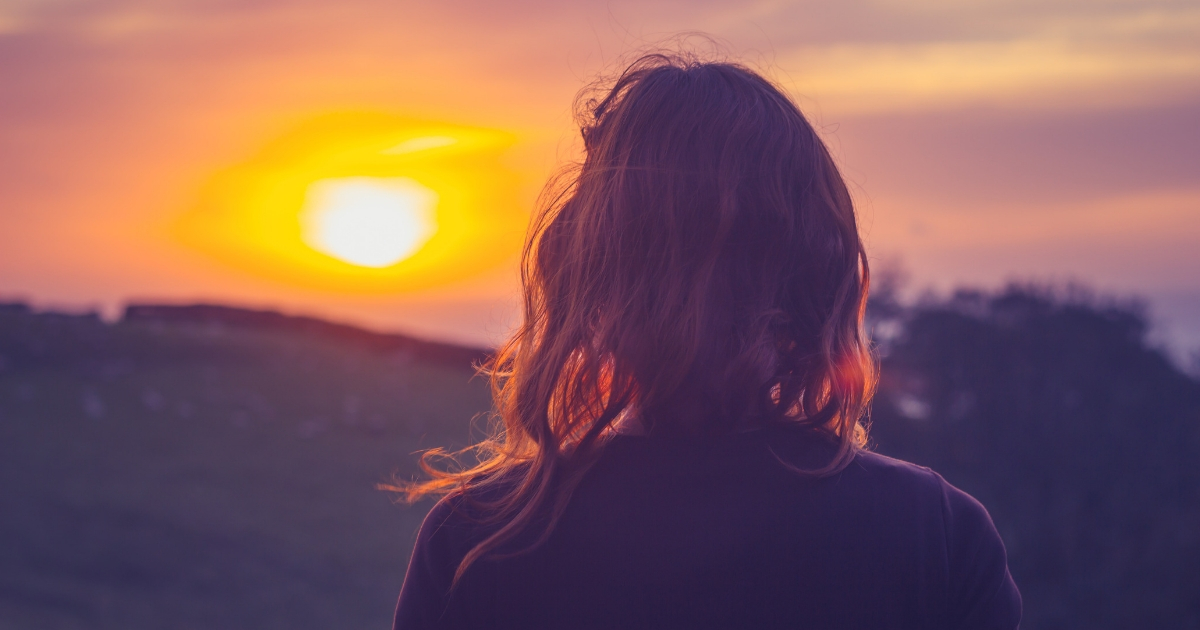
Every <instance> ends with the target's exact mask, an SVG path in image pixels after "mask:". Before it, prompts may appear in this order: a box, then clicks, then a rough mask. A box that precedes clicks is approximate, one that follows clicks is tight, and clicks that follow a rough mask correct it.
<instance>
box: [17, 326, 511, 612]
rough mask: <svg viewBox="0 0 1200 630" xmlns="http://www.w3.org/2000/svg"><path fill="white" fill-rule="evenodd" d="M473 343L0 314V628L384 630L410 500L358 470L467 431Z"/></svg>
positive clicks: (380, 475)
mask: <svg viewBox="0 0 1200 630" xmlns="http://www.w3.org/2000/svg"><path fill="white" fill-rule="evenodd" d="M214 313H215V314H216V315H215V316H214ZM198 314H200V315H203V317H198V316H197V315H198ZM479 354H480V353H479V352H478V351H474V350H470V349H461V348H454V347H447V346H438V345H437V344H423V343H422V342H417V341H415V340H409V339H406V338H402V337H391V336H386V335H377V334H374V333H368V332H365V331H356V330H354V329H348V328H347V327H338V326H336V325H332V324H324V323H323V322H316V321H315V320H299V319H296V318H283V317H282V316H271V315H267V314H262V313H254V312H239V311H236V310H232V309H212V307H204V308H203V309H199V310H191V311H188V310H187V309H173V310H164V309H154V308H152V307H139V308H138V309H131V312H130V317H128V318H126V319H125V320H124V321H122V322H120V323H117V324H114V325H109V324H105V323H104V322H102V321H100V320H99V319H97V318H96V317H94V316H69V315H59V314H50V313H32V312H30V311H29V310H28V309H23V308H20V307H19V306H15V305H10V306H8V307H5V308H2V309H0V479H2V480H3V486H2V488H0V515H2V517H0V541H3V543H2V544H0V627H3V628H121V629H131V628H231V629H232V628H288V629H302V628H322V629H328V628H381V627H387V625H388V623H389V622H390V616H391V607H392V604H393V602H394V599H395V596H396V593H397V592H398V590H399V587H400V582H401V580H402V577H403V571H404V568H405V564H406V561H407V554H408V552H409V551H410V549H411V545H412V540H413V536H414V532H415V528H416V526H417V525H418V524H419V522H420V520H421V518H422V517H423V515H424V511H425V510H426V509H427V507H428V506H427V505H420V506H414V507H412V508H405V507H399V506H396V505H394V504H393V503H392V502H391V498H390V497H389V496H388V495H387V494H385V493H383V492H380V491H377V490H376V489H375V488H374V486H375V484H377V483H379V482H381V481H385V480H387V479H388V478H389V477H390V475H392V474H393V473H399V474H401V475H403V476H407V475H410V474H412V473H413V472H415V471H414V467H413V461H414V458H413V457H412V455H411V454H412V453H413V452H414V451H416V450H418V449H421V448H426V447H429V446H433V445H443V444H458V445H462V444H465V442H466V440H467V437H468V425H469V422H470V421H471V419H472V417H474V416H475V415H476V414H479V413H480V412H483V411H485V410H487V408H488V407H489V397H488V393H487V391H486V388H485V386H484V383H483V382H482V381H481V380H480V379H474V380H471V375H472V372H471V370H470V362H471V361H472V360H473V359H476V358H478V357H479Z"/></svg>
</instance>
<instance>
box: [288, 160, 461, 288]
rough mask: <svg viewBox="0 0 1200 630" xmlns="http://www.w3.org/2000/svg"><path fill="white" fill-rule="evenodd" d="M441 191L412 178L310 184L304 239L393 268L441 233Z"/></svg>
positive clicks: (348, 258) (364, 263)
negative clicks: (439, 228) (439, 220)
mask: <svg viewBox="0 0 1200 630" xmlns="http://www.w3.org/2000/svg"><path fill="white" fill-rule="evenodd" d="M437 199H438V196H437V193H435V192H433V191H432V190H430V189H428V188H426V187H424V186H422V185H421V184H419V183H417V182H416V181H415V180H412V179H409V178H407V177H390V178H376V177H343V178H338V179H323V180H319V181H316V182H313V183H312V184H310V185H309V187H308V191H307V193H306V194H305V203H304V209H303V210H301V212H300V225H301V233H300V237H301V238H302V239H303V240H304V242H305V243H307V244H308V246H309V247H312V248H313V249H315V250H317V251H319V252H321V253H324V254H328V255H330V256H332V257H334V258H337V259H338V260H343V261H345V262H348V263H350V264H352V265H359V266H360V267H390V266H392V265H394V264H396V263H398V262H400V261H402V260H404V259H405V258H408V257H409V256H412V255H413V254H414V253H416V251H417V250H419V249H420V248H421V246H422V245H424V244H425V243H426V242H428V241H429V239H430V237H432V236H433V234H434V232H436V231H437V218H436V208H437Z"/></svg>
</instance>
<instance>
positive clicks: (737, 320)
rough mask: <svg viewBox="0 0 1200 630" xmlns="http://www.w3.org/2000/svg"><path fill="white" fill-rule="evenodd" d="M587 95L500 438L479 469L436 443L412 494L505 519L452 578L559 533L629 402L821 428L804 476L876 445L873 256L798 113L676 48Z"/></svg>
mask: <svg viewBox="0 0 1200 630" xmlns="http://www.w3.org/2000/svg"><path fill="white" fill-rule="evenodd" d="M579 103H580V106H579V107H578V108H577V109H578V111H579V118H580V123H581V124H580V126H581V129H582V132H583V140H584V149H585V152H586V156H585V158H584V160H583V163H582V164H580V165H577V166H575V167H574V168H573V169H571V170H570V171H568V172H566V173H565V175H564V176H560V177H559V178H557V179H556V180H553V181H552V184H551V185H550V186H548V187H547V189H546V191H545V192H544V193H543V196H542V198H541V200H540V201H539V205H540V209H539V212H538V214H537V215H536V216H535V218H534V221H533V223H532V225H531V228H530V230H529V236H528V241H527V243H526V247H525V250H524V256H523V264H522V275H521V279H522V286H523V297H524V320H523V321H522V323H521V325H520V328H518V329H517V331H516V332H515V333H514V334H513V335H512V337H511V338H510V339H509V341H508V342H507V343H506V344H505V345H504V346H503V347H502V348H501V349H500V350H499V351H498V353H497V355H496V357H495V359H494V360H493V361H492V363H491V364H490V365H489V367H488V369H487V370H486V373H487V374H489V375H490V378H491V384H492V387H493V394H494V398H495V404H496V412H495V416H496V418H497V420H498V422H496V424H495V430H494V432H493V434H492V436H491V437H490V438H489V439H487V440H486V441H484V442H483V443H482V444H480V445H478V446H476V447H474V448H475V449H476V450H475V453H476V456H477V457H478V459H477V461H478V464H476V465H473V466H469V467H467V468H466V469H464V470H456V471H446V470H443V469H441V468H439V467H438V466H437V463H438V462H439V458H441V457H445V456H446V454H445V453H443V452H441V451H436V450H435V451H431V452H428V453H426V454H425V456H424V457H423V459H422V465H423V467H424V468H425V470H426V472H427V473H429V474H430V475H431V479H430V480H428V481H424V482H415V483H411V484H404V485H402V486H401V487H399V488H396V489H399V490H401V491H403V492H405V493H407V496H408V498H409V499H410V500H412V499H415V498H417V497H420V496H423V495H426V494H430V493H447V492H460V493H461V495H462V496H463V497H465V498H467V500H470V501H471V504H472V506H474V507H475V508H476V509H473V510H472V512H473V513H477V514H480V515H482V516H481V517H480V518H481V519H482V520H483V521H486V522H487V523H489V524H490V525H492V526H493V527H492V529H489V530H488V531H489V532H490V535H489V536H488V537H487V538H485V539H484V540H482V542H480V543H479V544H478V545H477V546H475V547H474V549H472V550H471V551H470V553H468V554H467V556H466V557H465V558H464V559H463V561H462V563H461V565H460V566H459V569H458V576H461V575H462V572H463V571H464V570H465V569H466V568H467V567H468V566H469V565H470V564H471V563H473V562H474V561H476V560H478V559H479V558H480V557H482V556H484V555H500V551H501V547H502V546H503V545H505V544H506V543H511V542H513V541H514V539H515V538H516V537H517V536H518V535H522V540H527V541H532V542H529V543H528V544H524V545H522V546H521V547H522V549H528V548H529V546H530V545H536V544H539V543H540V542H542V541H543V540H545V538H546V537H547V536H548V535H549V534H550V531H551V530H552V528H553V527H554V524H555V522H556V521H557V519H558V517H559V515H560V514H561V513H562V511H563V509H564V508H565V506H566V503H567V500H568V499H569V497H570V494H571V492H572V490H573V489H574V488H575V486H576V485H577V483H578V481H579V479H580V478H581V477H582V475H583V473H584V472H586V470H587V469H588V467H589V466H590V465H591V463H592V462H593V461H594V460H595V457H596V456H597V455H598V454H599V452H600V450H601V449H602V448H603V445H604V441H605V437H606V436H607V435H608V434H609V433H611V432H612V431H613V425H614V422H615V421H617V420H619V419H623V418H625V417H627V416H633V415H635V416H636V421H637V422H638V423H640V426H641V428H642V429H643V430H644V431H646V432H648V433H650V434H653V435H675V434H679V435H683V434H690V435H698V434H706V435H711V434H721V433H727V432H731V431H736V430H740V429H745V428H753V427H758V426H766V425H772V424H779V423H796V424H801V425H805V426H808V427H811V429H812V430H813V431H814V432H819V433H822V434H824V435H827V436H828V437H829V438H830V439H831V440H833V441H835V442H836V443H837V445H838V449H837V455H836V456H835V457H834V458H833V459H832V461H830V462H829V463H828V465H827V466H824V467H822V468H820V469H819V470H808V471H800V472H802V473H806V474H816V475H824V474H831V473H834V472H837V471H839V470H841V469H842V468H843V467H844V466H845V465H846V464H847V463H848V462H849V461H850V460H851V459H852V458H853V456H854V453H855V452H856V450H857V449H859V448H861V447H862V445H863V443H864V440H865V430H864V428H863V426H862V425H861V424H860V423H859V420H860V419H861V418H862V417H863V416H864V413H865V410H866V408H867V405H868V403H869V401H870V398H871V394H872V392H873V389H874V383H875V367H874V363H873V360H872V358H871V355H870V352H869V349H868V347H867V344H866V342H865V341H864V336H863V332H862V317H863V309H864V307H865V304H866V295H867V287H868V271H867V258H866V255H865V253H864V250H863V245H862V242H861V240H860V239H859V235H858V229H857V226H856V222H855V216H854V208H853V205H852V202H851V199H850V195H849V192H848V191H847V189H846V185H845V183H844V182H843V181H842V178H841V175H840V174H839V173H838V170H837V167H836V166H835V165H834V162H833V160H832V158H831V157H830V155H829V152H828V150H827V149H826V147H825V145H824V144H823V143H822V141H821V140H820V138H819V137H818V136H817V134H816V132H815V131H814V130H813V128H812V126H811V125H810V124H809V123H808V121H807V120H805V118H804V116H803V115H802V114H801V113H800V110H799V109H798V108H797V107H796V105H795V104H794V103H793V102H792V101H791V100H789V99H788V97H787V96H785V95H784V94H783V93H782V91H781V90H780V89H779V88H777V87H776V86H774V85H773V84H771V83H770V82H769V81H767V80H766V79H764V78H763V77H761V76H760V75H758V74H756V73H755V72H753V71H751V70H749V69H747V68H745V67H742V66H739V65H736V64H730V63H712V62H699V61H695V60H691V59H685V58H680V57H676V56H669V55H664V54H654V55H648V56H645V57H642V58H640V59H638V60H637V61H636V62H634V63H633V64H632V65H630V66H629V67H628V68H627V69H626V70H625V71H624V72H623V73H622V74H621V75H620V76H619V78H617V79H616V81H615V82H614V83H612V84H611V87H609V88H608V89H607V92H606V93H602V94H601V96H600V97H598V98H591V99H589V98H586V97H584V98H581V99H580V101H579ZM485 497H486V498H485ZM530 533H532V537H530ZM456 579H457V576H456Z"/></svg>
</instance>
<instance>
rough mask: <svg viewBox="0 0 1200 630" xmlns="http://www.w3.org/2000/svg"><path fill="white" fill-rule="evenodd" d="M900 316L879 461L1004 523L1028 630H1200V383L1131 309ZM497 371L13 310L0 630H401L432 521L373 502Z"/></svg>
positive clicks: (975, 309) (967, 301) (328, 329)
mask: <svg viewBox="0 0 1200 630" xmlns="http://www.w3.org/2000/svg"><path fill="white" fill-rule="evenodd" d="M887 289H888V287H886V286H885V287H884V289H883V290H880V291H878V292H877V293H876V294H875V295H873V297H872V301H871V304H870V307H869V321H868V324H869V328H870V330H871V332H872V334H873V336H874V338H875V340H876V343H877V347H878V351H879V354H880V357H881V368H882V371H881V375H882V377H881V382H880V386H879V392H878V396H877V398H876V402H875V405H874V408H873V410H872V414H871V418H870V420H871V424H872V427H871V439H872V448H874V449H875V450H877V451H879V452H882V453H884V454H887V455H891V456H895V457H899V458H902V459H906V460H909V461H913V462H916V463H918V464H922V465H926V466H929V467H931V468H933V469H934V470H936V471H938V472H939V473H941V474H942V475H943V476H944V477H946V478H947V479H948V480H949V481H950V482H951V483H953V484H955V485H957V486H959V487H961V488H963V489H964V490H966V491H968V492H970V493H971V494H973V495H974V496H976V497H977V498H979V499H980V501H982V502H983V503H984V504H985V505H986V506H987V507H988V509H989V511H990V512H991V514H992V516H993V518H994V520H995V522H996V525H997V528H998V529H999V530H1000V533H1001V535H1002V536H1003V538H1004V541H1005V543H1006V545H1007V547H1008V550H1009V560H1010V566H1011V569H1012V571H1013V575H1014V577H1015V579H1016V581H1017V583H1018V585H1019V586H1020V588H1021V591H1022V594H1023V595H1024V597H1025V604H1026V618H1025V622H1024V623H1023V624H1022V627H1023V628H1027V629H1058V628H1079V629H1106V628H1113V629H1115V628H1155V629H1175V628H1180V629H1182V628H1200V383H1197V381H1196V380H1194V379H1193V378H1192V377H1189V376H1188V375H1187V374H1185V373H1183V372H1182V371H1180V370H1179V369H1178V368H1177V367H1176V366H1174V365H1173V364H1172V363H1171V362H1170V361H1169V360H1168V359H1167V358H1166V356H1165V355H1164V354H1163V353H1162V352H1160V351H1159V350H1157V349H1155V348H1154V347H1152V346H1151V345H1150V344H1149V343H1148V341H1147V339H1146V328H1147V327H1146V320H1145V318H1144V317H1143V315H1142V314H1141V310H1140V309H1139V307H1138V306H1137V305H1136V304H1134V303H1123V302H1118V301H1113V300H1107V299H1103V298H1097V297H1094V296H1090V295H1088V294H1087V293H1086V292H1082V291H1077V290H1053V289H1045V288H1030V287H1011V288H1008V289H1005V290H1002V291H998V292H990V293H989V292H978V291H974V292H973V291H960V292H958V293H955V294H953V295H951V296H950V297H946V298H940V299H924V300H921V301H918V302H917V303H915V304H903V303H900V302H899V301H897V300H896V299H895V298H894V295H893V293H892V292H891V291H889V290H887ZM485 357H486V352H485V351H484V350H482V349H469V348H458V347H455V346H450V345H446V344H436V343H429V342H424V341H420V340H416V339H412V338H409V337H405V336H400V335H386V334H380V333H373V332H368V331H364V330H360V329H357V328H353V327H350V326H344V325H339V324H332V323H328V322H324V321H321V320H317V319H312V318H300V317H289V316H285V315H280V314H278V313H271V312H259V311H246V310H241V309H235V308H229V307H223V306H213V305H199V306H182V307H181V306H152V305H135V306H131V307H129V308H128V309H127V310H126V313H125V315H124V317H123V318H122V319H121V321H119V322H118V323H115V324H106V323H104V322H102V321H100V320H99V319H98V318H96V317H95V316H68V315H61V314H54V313H35V312H33V311H31V310H29V309H28V308H27V307H24V306H21V305H6V306H0V429H2V431H3V432H2V434H0V436H2V437H3V441H0V472H3V473H4V474H5V475H6V477H5V479H4V481H5V482H6V483H5V491H4V493H0V515H2V516H0V536H2V537H3V539H4V540H5V541H6V542H7V543H9V545H8V546H7V547H0V626H5V627H7V626H8V625H13V626H14V627H17V626H30V627H34V626H37V627H43V626H44V627H60V628H75V627H78V628H109V627H111V628H117V627H120V628H137V627H159V626H163V625H176V626H178V627H184V626H189V627H190V626H195V625H199V626H204V627H227V628H251V627H264V626H266V625H270V624H278V623H283V622H284V621H286V624H288V627H291V628H310V627H311V628H318V627H320V628H327V627H352V626H353V627H377V626H380V625H383V626H386V624H387V615H388V612H389V610H390V603H391V602H390V598H391V597H392V596H394V593H395V590H396V589H397V588H398V583H399V578H400V576H401V575H402V574H403V561H404V557H405V554H406V553H407V549H408V548H409V547H410V546H411V541H412V538H411V536H412V531H413V528H415V527H416V524H417V523H418V522H419V521H420V516H421V513H420V512H421V511H422V510H423V509H424V508H419V509H414V510H407V511H406V510H404V509H402V508H398V507H393V506H390V505H388V504H387V500H386V497H383V496H381V493H379V492H377V491H374V490H373V488H374V484H375V483H376V482H378V481H380V480H382V479H383V478H384V477H385V476H387V475H389V474H391V473H395V472H397V471H399V472H400V473H401V474H402V475H406V474H412V473H414V472H415V467H414V465H413V455H412V453H413V452H414V451H416V450H419V449H420V448H427V447H430V446H436V445H438V444H441V443H447V444H457V445H461V444H463V443H465V442H466V441H467V440H469V439H470V437H471V434H470V432H469V427H470V421H471V418H472V417H473V416H475V415H476V414H478V413H481V412H484V411H486V410H487V392H486V388H485V387H484V384H483V383H482V382H481V380H480V379H474V380H471V378H470V366H471V365H472V364H476V363H478V362H479V361H480V360H483V359H484V358H485ZM164 453H169V454H170V455H169V456H168V455H164ZM14 480H15V481H14ZM14 515H16V516H14ZM247 515H254V519H257V520H253V519H251V517H250V516H247ZM397 523H398V524H397ZM388 527H394V528H397V529H395V530H391V529H387V528H388ZM380 549H386V550H387V553H386V555H385V556H380V555H379V552H378V550H380ZM131 576H133V577H131ZM280 615H282V616H280ZM281 620H283V621H281Z"/></svg>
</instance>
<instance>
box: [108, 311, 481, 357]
mask: <svg viewBox="0 0 1200 630" xmlns="http://www.w3.org/2000/svg"><path fill="white" fill-rule="evenodd" d="M122 321H125V322H164V323H186V324H204V325H210V326H213V325H215V326H224V327H229V328H242V329H260V330H262V329H265V330H280V331H288V332H293V333H299V334H303V335H310V336H314V337H322V338H326V339H335V340H337V341H341V342H348V343H353V344H358V345H362V346H367V347H370V348H372V349H375V350H379V351H384V352H406V353H411V354H412V356H413V357H414V358H416V359H421V360H426V361H432V362H436V363H442V364H447V365H454V366H459V367H463V366H474V365H478V364H480V363H483V362H484V361H486V360H487V359H488V358H489V357H490V356H491V351H490V350H487V349H484V348H472V347H469V346H459V345H455V344H450V343H439V342H435V341H424V340H421V339H415V338H413V337H409V336H406V335H398V334H393V333H379V332H373V331H370V330H364V329H362V328H358V327H356V326H350V325H347V324H338V323H335V322H329V321H325V320H323V319H317V318H315V317H304V316H298V315H285V314H283V313H279V312H277V311H258V310H251V309H245V308H237V307H233V306H222V305H218V304H188V305H170V304H130V305H128V306H126V307H125V313H124V315H123V316H122Z"/></svg>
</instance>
